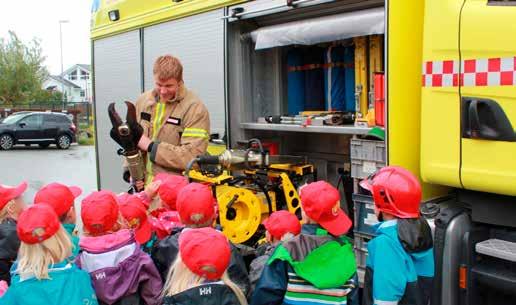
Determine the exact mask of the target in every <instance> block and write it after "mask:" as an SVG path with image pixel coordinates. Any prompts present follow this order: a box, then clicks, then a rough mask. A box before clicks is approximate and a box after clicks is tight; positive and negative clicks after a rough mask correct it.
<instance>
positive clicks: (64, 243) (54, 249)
mask: <svg viewBox="0 0 516 305" xmlns="http://www.w3.org/2000/svg"><path fill="white" fill-rule="evenodd" d="M71 249H72V242H71V241H70V237H68V234H67V233H66V231H65V230H64V229H63V227H60V228H59V230H58V231H57V233H56V234H54V236H52V237H50V238H48V239H47V240H44V241H43V242H41V243H38V244H27V243H24V242H22V243H21V245H20V252H19V255H18V258H19V259H18V268H17V270H16V273H18V274H19V275H20V277H21V278H22V279H25V278H30V277H35V278H37V279H38V280H41V279H50V277H49V276H48V266H49V265H52V264H56V263H60V262H62V261H64V260H65V259H67V258H68V257H70V255H71V254H72V251H71Z"/></svg>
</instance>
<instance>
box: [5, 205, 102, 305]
mask: <svg viewBox="0 0 516 305" xmlns="http://www.w3.org/2000/svg"><path fill="white" fill-rule="evenodd" d="M17 232H18V236H19V238H20V240H21V246H20V251H19V255H18V262H17V265H15V266H13V267H15V269H14V271H13V278H12V280H11V286H10V287H9V289H7V292H6V293H5V294H4V296H3V297H2V298H1V299H0V301H1V303H2V304H5V305H11V304H12V305H15V304H24V305H47V304H56V305H65V304H67V305H68V304H70V305H83V304H93V305H95V304H98V302H97V298H96V297H95V291H94V290H93V287H92V285H91V280H90V277H89V275H88V273H86V272H84V271H82V270H80V269H78V268H77V266H75V265H74V264H72V263H70V262H69V261H68V258H69V257H70V255H71V252H72V243H71V241H70V238H69V237H68V234H67V233H66V231H65V230H64V228H63V227H62V225H61V223H60V222H59V219H58V217H57V215H56V213H55V212H54V210H53V209H52V208H51V207H49V206H48V205H44V204H37V205H32V206H31V207H29V208H28V209H27V210H25V211H24V212H23V213H22V214H21V215H20V217H19V219H18V225H17Z"/></svg>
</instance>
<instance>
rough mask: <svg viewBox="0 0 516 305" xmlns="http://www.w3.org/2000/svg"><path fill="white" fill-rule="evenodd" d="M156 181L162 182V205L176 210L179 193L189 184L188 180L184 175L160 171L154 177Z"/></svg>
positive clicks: (160, 187) (159, 193)
mask: <svg viewBox="0 0 516 305" xmlns="http://www.w3.org/2000/svg"><path fill="white" fill-rule="evenodd" d="M154 181H160V182H161V183H160V185H159V188H158V196H159V199H160V207H163V208H165V209H167V210H172V211H176V210H177V207H176V201H177V195H178V194H179V192H180V191H181V190H182V189H183V188H184V187H185V186H187V185H188V180H187V179H186V178H185V177H184V176H178V175H172V174H167V173H159V174H157V175H156V177H154Z"/></svg>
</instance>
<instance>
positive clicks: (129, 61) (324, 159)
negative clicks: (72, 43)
mask: <svg viewBox="0 0 516 305" xmlns="http://www.w3.org/2000/svg"><path fill="white" fill-rule="evenodd" d="M514 20H516V1H512V0H426V1H425V0H412V1H407V0H388V1H387V0H255V1H244V0H241V1H238V0H234V1H230V0H209V1H203V0H183V1H180V0H174V1H170V0H168V1H165V0H156V1H137V0H96V1H94V4H93V8H92V29H91V39H92V54H93V71H94V73H93V74H94V96H95V119H96V122H95V123H96V139H97V141H96V143H97V144H96V145H97V167H98V183H99V187H102V188H108V189H113V190H116V191H122V190H124V188H125V186H124V184H123V182H122V179H121V160H120V159H119V157H118V156H117V155H116V154H115V153H114V152H115V151H116V146H115V144H114V142H113V141H111V139H110V138H109V129H110V128H111V125H110V121H109V118H108V116H107V105H108V104H109V103H111V102H119V101H123V100H135V98H136V97H137V96H138V95H139V94H140V93H141V92H143V91H145V90H148V89H151V88H152V87H153V82H152V63H153V61H154V60H155V59H156V57H157V56H159V55H162V54H165V53H170V54H173V55H175V56H177V57H179V58H180V59H181V61H182V62H183V64H184V69H185V71H184V74H185V84H186V86H188V87H189V88H191V89H193V90H194V91H195V92H196V93H198V95H199V96H200V97H201V99H202V100H203V101H204V102H205V104H206V105H207V107H208V109H209V111H210V115H211V121H212V131H213V132H214V133H218V134H219V135H220V137H221V139H223V140H224V141H225V143H226V145H227V147H228V148H236V147H237V146H238V143H239V141H241V140H245V139H251V138H259V139H262V141H263V142H270V143H272V146H273V147H275V148H276V149H277V150H278V152H279V153H280V154H282V155H301V156H306V157H307V158H308V160H309V162H310V163H311V164H313V165H314V166H315V168H316V169H317V175H318V179H324V180H328V181H330V182H332V183H334V184H336V185H337V184H341V182H342V181H345V180H346V181H348V182H349V184H347V185H346V186H345V188H344V189H345V190H344V191H343V192H344V193H343V198H347V199H348V200H344V201H343V205H344V206H343V208H345V209H347V210H348V212H349V213H350V214H354V218H355V223H354V231H355V234H354V236H355V237H354V238H355V248H356V250H355V252H356V254H357V263H358V265H359V269H360V268H363V267H364V266H365V263H364V261H365V256H366V254H367V253H365V250H364V249H365V248H366V247H365V245H366V243H367V241H368V240H369V239H370V238H371V231H370V226H371V225H372V224H373V223H374V221H375V220H374V219H372V218H373V217H371V214H372V211H371V201H370V199H368V198H367V196H364V194H362V193H361V190H360V188H359V187H358V181H359V180H360V179H363V178H365V177H366V176H367V175H368V174H370V173H372V172H374V171H375V170H376V169H378V168H380V167H382V166H385V165H400V166H403V167H405V168H407V169H409V170H411V171H412V172H413V173H415V174H416V175H418V176H419V177H420V179H421V182H422V185H423V192H424V203H423V205H422V209H423V210H422V213H423V215H425V217H427V218H428V220H429V222H431V223H433V224H434V226H433V228H434V233H435V234H434V248H435V261H436V277H435V285H434V286H435V287H434V291H433V295H432V304H446V305H455V304H468V305H469V304H516V296H515V295H516V268H515V266H516V265H515V262H516V243H515V242H516V221H515V220H514V219H515V215H516V197H515V196H516V162H515V161H514V160H513V159H512V158H514V157H515V156H516V133H515V129H514V126H515V124H516V87H515V85H516V39H514V35H515V34H516V26H515V23H514ZM346 56H347V57H346ZM376 74H383V76H384V77H385V80H384V81H382V82H375V79H376V78H375V75H376ZM339 77H342V78H341V79H340V80H339ZM348 81H349V82H348ZM381 84H384V88H383V89H384V90H385V100H384V101H381V99H380V96H379V94H378V92H379V91H378V89H379V88H378V87H379V86H381ZM376 101H378V102H380V104H379V106H378V107H376V105H375V102H376ZM381 102H383V103H384V104H383V105H384V106H383V107H384V108H385V109H381V108H382V107H381V105H382V104H381ZM335 109H337V110H339V112H341V114H342V113H344V114H345V115H351V117H352V121H349V120H348V121H346V122H344V123H340V124H328V123H327V121H328V120H330V121H331V119H332V115H331V113H332V111H334V110H335ZM313 110H318V111H319V114H321V111H322V112H324V111H328V112H329V113H330V116H329V117H323V118H322V119H321V118H320V117H312V118H311V120H310V121H311V122H310V123H307V121H302V122H301V121H299V120H300V119H301V120H304V118H306V117H302V116H301V118H300V116H299V115H298V114H299V113H302V114H303V113H304V114H306V113H307V111H313ZM373 110H374V111H373ZM327 114H328V113H326V114H325V115H327ZM371 116H373V117H376V120H375V119H372V120H371ZM315 122H319V124H316V123H315ZM373 125H378V126H379V127H380V129H381V130H383V131H384V132H385V137H384V139H383V140H373V139H371V138H369V137H366V136H367V135H368V134H370V133H371V128H372V127H373ZM347 172H349V177H348V176H345V175H343V173H347ZM346 177H347V178H350V179H346ZM343 184H345V183H343Z"/></svg>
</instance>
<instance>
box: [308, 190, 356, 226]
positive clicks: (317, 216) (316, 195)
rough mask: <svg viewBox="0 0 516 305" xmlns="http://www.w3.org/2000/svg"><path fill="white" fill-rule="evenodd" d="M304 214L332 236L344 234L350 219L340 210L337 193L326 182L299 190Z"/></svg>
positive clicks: (349, 224)
mask: <svg viewBox="0 0 516 305" xmlns="http://www.w3.org/2000/svg"><path fill="white" fill-rule="evenodd" d="M300 196H301V206H302V207H303V211H304V212H305V214H306V215H307V216H308V217H310V218H311V219H313V220H314V221H316V222H317V223H318V224H320V225H321V227H323V228H324V229H326V230H327V231H328V232H330V233H331V234H332V235H334V236H339V235H343V234H346V233H347V232H348V231H349V229H350V228H351V219H349V217H348V215H346V213H344V211H342V209H341V208H340V202H339V201H340V194H339V191H338V190H337V189H336V188H334V187H333V186H332V185H331V184H329V183H328V182H326V181H317V182H313V183H310V184H308V185H307V186H305V187H303V188H302V189H301V194H300Z"/></svg>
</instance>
